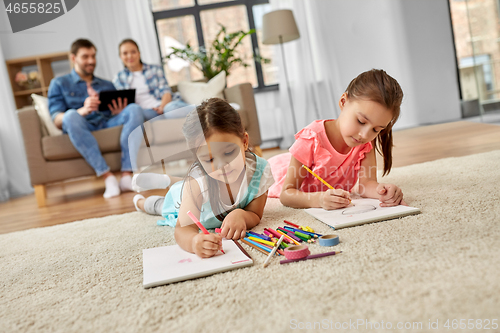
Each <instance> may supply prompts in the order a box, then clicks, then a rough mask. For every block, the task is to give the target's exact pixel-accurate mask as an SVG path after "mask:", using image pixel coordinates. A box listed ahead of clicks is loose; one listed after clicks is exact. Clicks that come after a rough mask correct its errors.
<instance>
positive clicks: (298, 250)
mask: <svg viewBox="0 0 500 333" xmlns="http://www.w3.org/2000/svg"><path fill="white" fill-rule="evenodd" d="M310 254H311V252H310V251H309V248H308V247H307V245H294V246H289V247H287V248H286V249H285V257H286V258H287V259H302V258H305V257H307V256H308V255H310Z"/></svg>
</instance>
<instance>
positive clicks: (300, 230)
mask: <svg viewBox="0 0 500 333" xmlns="http://www.w3.org/2000/svg"><path fill="white" fill-rule="evenodd" d="M284 228H285V229H287V230H290V231H292V232H295V231H298V232H302V233H304V234H308V235H310V236H311V237H315V238H318V237H321V236H323V235H321V234H317V233H315V232H309V231H304V230H302V229H297V228H292V227H287V226H284Z"/></svg>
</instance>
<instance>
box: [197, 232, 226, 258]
mask: <svg viewBox="0 0 500 333" xmlns="http://www.w3.org/2000/svg"><path fill="white" fill-rule="evenodd" d="M192 248H193V251H194V253H195V254H196V255H197V256H199V257H201V258H210V257H213V256H214V255H216V254H217V252H219V250H222V237H221V236H220V235H218V234H213V233H209V234H204V233H202V232H200V233H199V234H198V235H196V236H194V237H193V243H192Z"/></svg>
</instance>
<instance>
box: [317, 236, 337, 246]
mask: <svg viewBox="0 0 500 333" xmlns="http://www.w3.org/2000/svg"><path fill="white" fill-rule="evenodd" d="M318 239H319V245H320V246H335V245H337V244H338V243H339V242H340V241H339V236H337V235H323V236H321V237H320V238H318Z"/></svg>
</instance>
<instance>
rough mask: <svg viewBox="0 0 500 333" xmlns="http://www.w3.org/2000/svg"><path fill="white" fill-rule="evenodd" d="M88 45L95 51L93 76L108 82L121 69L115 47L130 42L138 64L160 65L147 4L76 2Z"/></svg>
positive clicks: (134, 0) (115, 0)
mask: <svg viewBox="0 0 500 333" xmlns="http://www.w3.org/2000/svg"><path fill="white" fill-rule="evenodd" d="M79 5H80V6H82V8H83V10H84V15H85V20H86V23H87V26H88V30H89V36H91V37H90V39H91V41H92V42H93V43H94V44H95V45H96V47H97V67H96V71H95V74H96V75H97V76H99V77H101V78H104V79H107V80H112V79H113V78H114V76H115V75H116V73H118V71H120V70H121V69H123V64H122V62H121V60H120V58H119V56H118V44H119V43H120V42H121V41H122V40H123V39H125V38H132V39H133V40H135V41H136V42H137V44H139V48H140V51H141V58H142V61H143V62H145V63H152V64H160V56H159V51H158V42H157V39H156V32H155V28H154V22H153V14H152V13H151V10H150V8H149V1H147V0H108V1H96V0H94V1H80V3H79Z"/></svg>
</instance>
